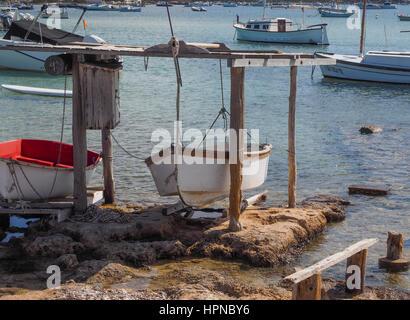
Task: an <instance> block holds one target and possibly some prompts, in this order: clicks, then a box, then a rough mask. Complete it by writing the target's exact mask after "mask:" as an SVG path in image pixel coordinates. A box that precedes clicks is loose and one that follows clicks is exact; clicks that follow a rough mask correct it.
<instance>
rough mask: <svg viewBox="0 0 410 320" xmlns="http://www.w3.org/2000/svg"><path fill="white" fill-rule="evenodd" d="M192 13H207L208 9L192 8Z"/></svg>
mask: <svg viewBox="0 0 410 320" xmlns="http://www.w3.org/2000/svg"><path fill="white" fill-rule="evenodd" d="M191 10H192V11H196V12H206V9H205V8H203V7H196V6H195V7H191Z"/></svg>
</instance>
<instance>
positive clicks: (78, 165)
mask: <svg viewBox="0 0 410 320" xmlns="http://www.w3.org/2000/svg"><path fill="white" fill-rule="evenodd" d="M79 59H80V57H79V56H78V55H74V56H73V69H72V75H73V76H72V77H73V152H74V194H73V196H74V211H75V212H77V213H80V212H84V211H85V210H86V209H87V183H86V174H85V169H86V166H87V130H86V126H85V115H84V108H83V105H82V103H81V95H82V92H81V85H80V71H79Z"/></svg>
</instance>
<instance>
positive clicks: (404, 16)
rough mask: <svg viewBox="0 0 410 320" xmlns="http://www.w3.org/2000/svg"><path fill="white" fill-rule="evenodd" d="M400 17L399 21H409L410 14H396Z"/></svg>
mask: <svg viewBox="0 0 410 320" xmlns="http://www.w3.org/2000/svg"><path fill="white" fill-rule="evenodd" d="M397 16H398V17H399V19H400V21H410V14H408V15H405V14H399V15H397Z"/></svg>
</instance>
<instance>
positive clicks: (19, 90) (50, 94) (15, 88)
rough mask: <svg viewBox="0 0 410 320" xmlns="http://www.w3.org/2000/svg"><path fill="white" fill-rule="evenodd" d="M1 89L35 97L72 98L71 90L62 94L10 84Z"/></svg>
mask: <svg viewBox="0 0 410 320" xmlns="http://www.w3.org/2000/svg"><path fill="white" fill-rule="evenodd" d="M1 87H2V88H4V89H7V90H10V91H13V92H17V93H22V94H32V95H37V96H48V97H64V96H66V97H67V98H71V97H72V96H73V92H72V91H71V90H67V91H66V92H65V93H64V90H58V89H47V88H37V87H26V86H15V85H10V84H2V85H1Z"/></svg>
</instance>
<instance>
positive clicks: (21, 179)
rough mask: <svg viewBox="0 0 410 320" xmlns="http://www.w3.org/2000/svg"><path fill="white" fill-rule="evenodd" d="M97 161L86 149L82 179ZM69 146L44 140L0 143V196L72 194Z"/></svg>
mask: <svg viewBox="0 0 410 320" xmlns="http://www.w3.org/2000/svg"><path fill="white" fill-rule="evenodd" d="M100 161H101V157H100V156H99V154H98V153H95V152H92V151H88V152H87V167H86V170H85V174H86V182H87V183H88V182H89V181H90V180H91V177H92V174H93V173H94V171H95V169H96V168H97V166H98V164H99V163H100ZM73 187H74V168H73V146H72V145H69V144H64V143H62V144H60V143H59V142H56V141H47V140H31V139H23V140H14V141H8V142H3V143H0V196H1V198H3V199H6V200H8V201H14V200H26V201H30V200H44V199H51V198H63V197H67V196H70V195H72V194H73Z"/></svg>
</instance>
